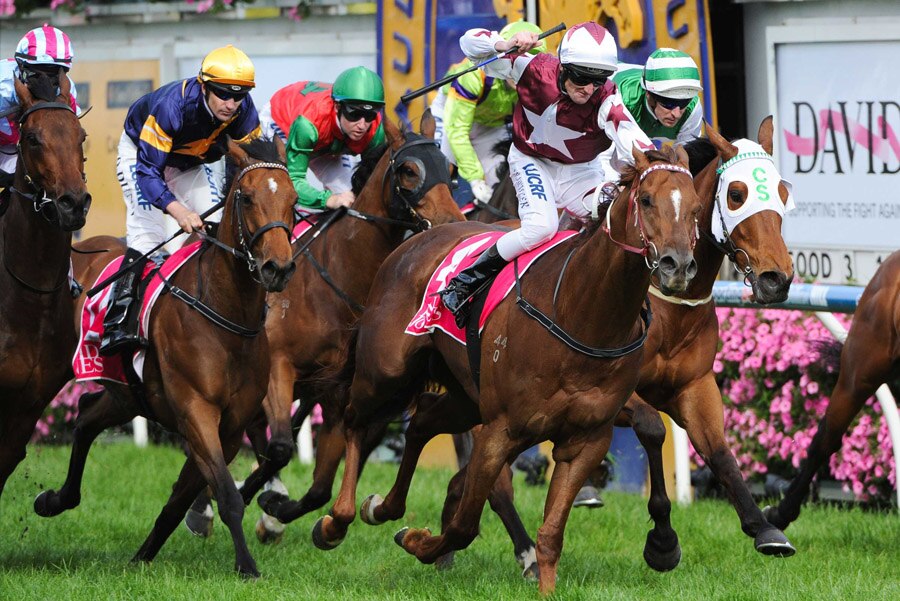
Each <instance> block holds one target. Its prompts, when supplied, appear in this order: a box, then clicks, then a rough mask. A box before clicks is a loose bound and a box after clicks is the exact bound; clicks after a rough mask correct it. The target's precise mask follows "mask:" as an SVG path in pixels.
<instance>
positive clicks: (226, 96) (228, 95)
mask: <svg viewBox="0 0 900 601" xmlns="http://www.w3.org/2000/svg"><path fill="white" fill-rule="evenodd" d="M207 87H208V88H209V91H210V92H212V93H213V94H215V95H216V98H218V99H219V100H234V101H235V102H237V103H239V104H240V103H241V102H243V101H244V98H246V97H247V94H249V93H250V90H244V89H241V90H227V89H225V88H220V87H219V86H215V85H209V84H207Z"/></svg>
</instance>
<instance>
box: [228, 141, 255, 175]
mask: <svg viewBox="0 0 900 601" xmlns="http://www.w3.org/2000/svg"><path fill="white" fill-rule="evenodd" d="M227 140H228V141H227V144H228V156H230V157H231V158H232V159H234V162H235V163H237V164H238V165H240V166H242V167H243V166H245V165H249V164H250V156H249V155H248V154H247V153H246V152H244V149H243V148H241V147H240V146H238V145H237V143H236V142H235V141H234V140H232V139H231V136H227Z"/></svg>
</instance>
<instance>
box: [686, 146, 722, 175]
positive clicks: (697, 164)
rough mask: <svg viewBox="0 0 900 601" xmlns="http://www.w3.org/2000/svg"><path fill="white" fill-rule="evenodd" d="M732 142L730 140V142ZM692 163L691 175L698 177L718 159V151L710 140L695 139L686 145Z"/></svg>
mask: <svg viewBox="0 0 900 601" xmlns="http://www.w3.org/2000/svg"><path fill="white" fill-rule="evenodd" d="M729 141H730V140H729ZM683 148H684V150H685V152H687V155H688V159H689V162H690V167H689V169H690V170H691V175H693V176H697V175H698V174H699V173H700V172H701V171H703V169H704V168H705V167H706V166H707V165H709V163H710V162H711V161H712V160H713V159H714V158H716V156H717V154H718V151H716V147H715V146H713V143H712V142H710V141H709V138H695V139H693V140H691V141H690V142H688V143H687V144H685V145H684V147H683Z"/></svg>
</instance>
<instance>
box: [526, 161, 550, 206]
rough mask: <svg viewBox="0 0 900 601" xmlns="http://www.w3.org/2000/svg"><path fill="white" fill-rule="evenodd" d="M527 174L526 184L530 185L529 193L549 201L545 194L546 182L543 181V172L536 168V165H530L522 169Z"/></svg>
mask: <svg viewBox="0 0 900 601" xmlns="http://www.w3.org/2000/svg"><path fill="white" fill-rule="evenodd" d="M522 171H523V172H524V173H525V182H526V183H527V184H528V189H529V192H530V193H531V195H532V196H534V197H536V198H540V199H541V200H547V194H546V193H545V192H544V181H543V180H542V179H541V172H540V171H538V168H537V167H535V165H534V163H528V164H527V165H525V166H524V167H522Z"/></svg>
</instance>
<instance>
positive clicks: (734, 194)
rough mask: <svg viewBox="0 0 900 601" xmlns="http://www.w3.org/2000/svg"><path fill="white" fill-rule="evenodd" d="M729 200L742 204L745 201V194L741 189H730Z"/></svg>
mask: <svg viewBox="0 0 900 601" xmlns="http://www.w3.org/2000/svg"><path fill="white" fill-rule="evenodd" d="M728 200H730V201H731V202H733V203H735V204H742V203H743V202H744V196H743V194H741V191H740V190H730V191H729V192H728Z"/></svg>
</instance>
